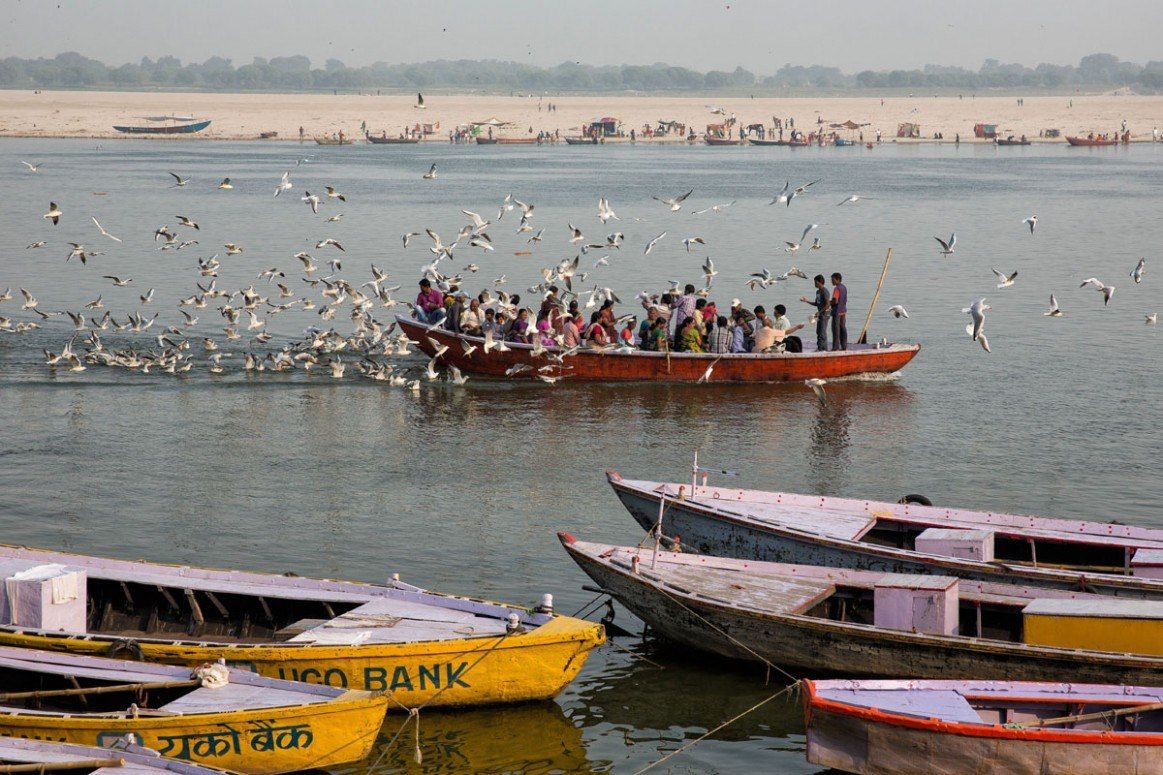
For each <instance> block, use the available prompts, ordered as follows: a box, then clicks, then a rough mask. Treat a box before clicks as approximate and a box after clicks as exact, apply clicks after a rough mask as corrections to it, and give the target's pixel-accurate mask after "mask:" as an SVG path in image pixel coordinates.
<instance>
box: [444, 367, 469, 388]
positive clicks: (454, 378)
mask: <svg viewBox="0 0 1163 775" xmlns="http://www.w3.org/2000/svg"><path fill="white" fill-rule="evenodd" d="M448 372H449V373H448V381H449V382H451V383H452V384H454V385H463V384H464V383H466V382H468V377H466V376H464V375H463V374H461V373H460V369H458V368H456V367H455V366H451V365H450V366H449V367H448Z"/></svg>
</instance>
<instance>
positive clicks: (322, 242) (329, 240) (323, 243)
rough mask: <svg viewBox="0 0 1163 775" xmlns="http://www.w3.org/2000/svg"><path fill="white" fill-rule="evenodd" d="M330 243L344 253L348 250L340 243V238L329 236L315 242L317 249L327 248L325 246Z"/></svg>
mask: <svg viewBox="0 0 1163 775" xmlns="http://www.w3.org/2000/svg"><path fill="white" fill-rule="evenodd" d="M328 245H330V246H332V247H333V248H335V249H336V250H340V251H343V252H344V253H346V252H347V251H346V250H344V249H343V245H340V244H339V241H338V240H335V239H332V238H331V237H328V238H327V239H325V240H320V241H319V242H316V243H315V249H316V250H318V249H320V248H325V247H327V246H328Z"/></svg>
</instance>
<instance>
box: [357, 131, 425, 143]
mask: <svg viewBox="0 0 1163 775" xmlns="http://www.w3.org/2000/svg"><path fill="white" fill-rule="evenodd" d="M364 137H365V138H367V141H368V142H369V143H372V144H373V145H415V144H416V143H418V142H420V138H419V137H388V136H387V135H379V136H377V135H373V134H371V133H370V132H368V133H365V134H364Z"/></svg>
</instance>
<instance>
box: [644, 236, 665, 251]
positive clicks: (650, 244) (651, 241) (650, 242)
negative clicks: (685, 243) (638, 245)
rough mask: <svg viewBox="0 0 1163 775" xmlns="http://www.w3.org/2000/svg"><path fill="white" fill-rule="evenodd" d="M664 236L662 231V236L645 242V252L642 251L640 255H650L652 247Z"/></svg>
mask: <svg viewBox="0 0 1163 775" xmlns="http://www.w3.org/2000/svg"><path fill="white" fill-rule="evenodd" d="M665 236H666V232H665V231H664V232H662V234H659V235H658V236H657V237H655V238H654V239H652V240H650V241H649V242H647V243H646V250H644V251H642V255H644V256H648V255H650V251H651V250H653V249H654V246H655V245H657V244H658V241H659V240H660V239H662V238H663V237H665Z"/></svg>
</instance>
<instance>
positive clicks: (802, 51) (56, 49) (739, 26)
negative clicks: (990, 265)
mask: <svg viewBox="0 0 1163 775" xmlns="http://www.w3.org/2000/svg"><path fill="white" fill-rule="evenodd" d="M0 19H2V20H3V39H4V46H3V49H2V53H3V54H4V55H15V56H22V57H35V56H53V55H55V54H58V53H60V52H62V51H79V52H80V53H82V54H85V55H86V56H91V57H93V58H95V59H99V60H101V61H104V62H106V63H109V64H121V63H124V62H130V61H132V62H136V61H138V60H139V59H140V58H141V57H142V56H151V57H157V56H160V55H163V54H173V55H175V56H178V57H179V58H181V59H182V61H183V62H187V61H192V60H193V61H202V60H204V59H205V58H206V57H209V56H211V55H219V56H224V57H228V58H230V59H233V60H234V63H235V64H236V65H239V64H246V63H248V62H250V61H251V59H252V58H253V57H255V56H262V57H268V58H269V57H272V56H282V55H291V54H306V55H307V56H309V57H310V58H311V61H312V64H313V65H317V66H321V65H322V64H323V62H324V61H325V60H326V59H328V58H330V57H335V58H337V59H341V60H343V61H344V62H345V63H347V64H348V65H365V64H370V63H372V62H375V61H385V62H392V63H394V62H417V61H424V60H428V59H457V58H467V59H506V60H514V61H520V62H529V63H532V64H536V65H554V64H558V63H560V62H562V61H565V60H570V59H572V60H574V61H579V62H584V63H589V64H622V63H634V64H650V63H652V62H667V63H668V64H674V65H683V66H687V67H690V68H693V69H696V70H710V69H732V68H734V67H735V66H736V65H743V66H744V67H746V68H748V69H750V70H752V71H754V72H756V73H758V74H760V75H764V74H769V73H772V72H774V71H775V70H777V69H778V68H779V67H780V66H782V65H783V64H785V63H788V62H790V63H793V64H823V65H833V66H837V67H840V68H841V69H843V70H845V71H846V72H852V71H857V70H862V69H874V70H883V69H892V68H914V67H919V66H921V65H924V64H929V63H932V64H944V65H961V66H964V67H969V68H973V69H976V68H977V67H979V66H980V65H981V62H982V61H983V60H984V59H986V58H989V57H993V58H996V59H1000V60H1002V61H1003V62H1020V63H1021V64H1026V65H1035V64H1038V63H1039V62H1052V63H1055V64H1077V62H1078V59H1079V58H1080V57H1082V56H1084V55H1086V54H1090V53H1094V52H1099V51H1101V52H1107V53H1111V54H1115V55H1117V56H1119V57H1121V58H1123V59H1129V60H1133V61H1138V62H1146V61H1147V60H1150V59H1163V41H1160V32H1161V31H1163V0H1120V2H1118V3H1108V2H1104V1H1103V0H1081V1H1080V0H1024V1H1023V2H1014V1H1013V0H1006V1H1005V2H1002V1H999V0H963V1H962V2H956V3H953V2H943V1H942V0H872V1H871V2H869V1H867V0H862V1H861V2H839V1H836V0H801V1H800V2H795V3H791V2H782V0H730V1H729V2H711V1H710V0H703V1H700V0H665V1H662V0H519V1H514V0H472V1H470V2H457V1H456V0H407V1H406V2H399V1H398V0H282V1H281V2H280V1H278V0H0Z"/></svg>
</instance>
